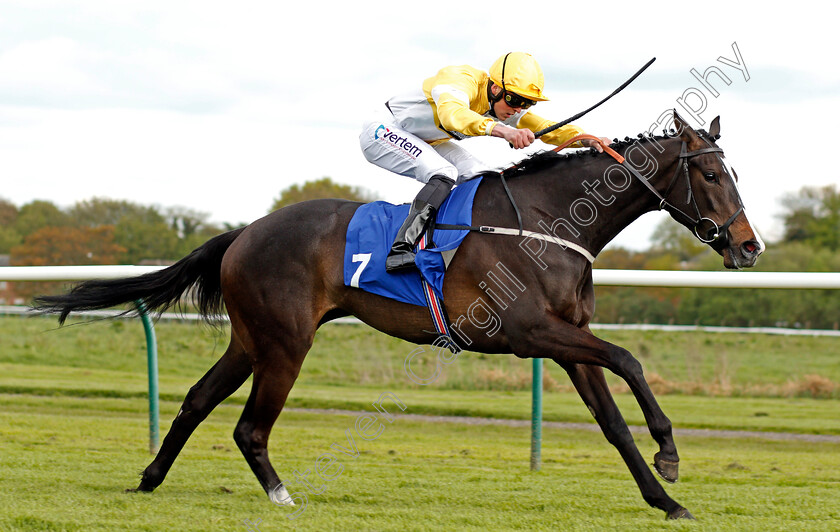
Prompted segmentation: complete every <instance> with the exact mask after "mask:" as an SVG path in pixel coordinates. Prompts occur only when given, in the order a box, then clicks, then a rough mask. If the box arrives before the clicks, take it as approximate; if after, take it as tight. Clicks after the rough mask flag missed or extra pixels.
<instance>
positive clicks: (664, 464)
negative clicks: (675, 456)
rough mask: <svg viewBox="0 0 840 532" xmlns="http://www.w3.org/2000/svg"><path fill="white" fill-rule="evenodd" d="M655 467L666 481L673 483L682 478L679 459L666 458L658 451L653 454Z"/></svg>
mask: <svg viewBox="0 0 840 532" xmlns="http://www.w3.org/2000/svg"><path fill="white" fill-rule="evenodd" d="M653 468H654V469H656V472H657V473H658V474H659V476H660V477H662V480H664V481H665V482H668V483H671V484H673V483H674V482H676V481H677V480H678V479H679V478H680V461H679V460H676V461H675V460H665V459H664V458H660V457H659V453H656V454H655V455H653Z"/></svg>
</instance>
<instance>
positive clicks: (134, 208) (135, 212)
mask: <svg viewBox="0 0 840 532" xmlns="http://www.w3.org/2000/svg"><path fill="white" fill-rule="evenodd" d="M68 215H69V216H70V218H71V219H72V223H73V225H79V226H85V227H97V226H99V225H117V224H118V223H120V221H121V220H123V219H124V218H126V217H128V218H131V219H133V220H138V221H142V222H147V223H157V222H162V221H164V218H163V216H162V215H161V214H160V212H158V210H157V209H156V208H155V207H148V206H145V205H138V204H137V203H132V202H130V201H126V200H113V199H108V198H91V199H89V200H85V201H79V202H77V203H76V204H75V205H73V207H71V208H70V210H69V212H68Z"/></svg>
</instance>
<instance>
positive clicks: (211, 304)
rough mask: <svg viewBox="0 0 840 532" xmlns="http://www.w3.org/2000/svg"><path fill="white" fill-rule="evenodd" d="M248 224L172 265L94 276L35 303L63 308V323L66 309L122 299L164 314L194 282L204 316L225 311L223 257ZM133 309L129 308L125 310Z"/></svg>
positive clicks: (51, 308)
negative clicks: (141, 272)
mask: <svg viewBox="0 0 840 532" xmlns="http://www.w3.org/2000/svg"><path fill="white" fill-rule="evenodd" d="M244 229H245V228H244V227H240V228H239V229H235V230H233V231H228V232H227V233H223V234H221V235H218V236H216V237H213V238H211V239H210V240H208V241H207V242H205V243H204V244H202V245H201V246H199V247H198V248H196V249H194V250H193V251H192V252H191V253H190V254H189V255H187V256H186V257H184V258H183V259H181V260H179V261H178V262H176V263H175V264H173V265H172V266H169V267H168V268H164V269H162V270H159V271H155V272H151V273H147V274H144V275H139V276H137V277H127V278H124V279H108V280H91V281H84V282H81V283H79V284H77V285H76V286H74V287H73V288H72V289H71V290H70V291H69V292H67V293H66V294H62V295H57V296H38V297H36V298H35V302H34V308H35V309H36V310H39V311H42V312H46V313H59V314H60V316H59V318H58V320H59V323H61V324H63V323H64V320H66V319H67V316H68V314H70V313H71V312H74V311H80V310H97V309H103V308H108V307H113V306H116V305H121V304H123V303H129V302H142V303H143V305H144V306H145V309H146V310H147V311H149V312H152V313H160V312H163V311H164V310H166V309H167V308H169V307H171V306H172V305H175V304H177V303H178V302H179V301H180V300H181V296H182V295H183V294H184V293H185V292H187V290H189V289H190V288H191V287H195V288H194V291H193V293H192V301H193V303H194V304H195V305H196V306H197V307H198V311H199V312H200V313H201V314H202V316H203V317H204V319H205V320H207V321H208V322H212V320H213V319H215V318H219V317H221V316H222V287H221V275H220V273H221V272H220V270H221V264H222V257H223V256H224V254H225V252H226V251H227V249H228V248H229V247H230V245H231V244H232V243H233V241H234V240H236V238H237V237H238V236H239V234H240V233H241V232H242V231H243V230H244ZM129 312H131V311H130V310H128V311H126V313H129Z"/></svg>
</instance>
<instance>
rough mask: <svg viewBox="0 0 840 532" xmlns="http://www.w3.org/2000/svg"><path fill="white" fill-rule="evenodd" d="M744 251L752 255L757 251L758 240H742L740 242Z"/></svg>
mask: <svg viewBox="0 0 840 532" xmlns="http://www.w3.org/2000/svg"><path fill="white" fill-rule="evenodd" d="M742 247H743V248H744V251H746V252H747V253H748V254H750V255H753V254H754V253H756V252H758V242H754V241H752V240H750V241H747V242H744V243H743V244H742Z"/></svg>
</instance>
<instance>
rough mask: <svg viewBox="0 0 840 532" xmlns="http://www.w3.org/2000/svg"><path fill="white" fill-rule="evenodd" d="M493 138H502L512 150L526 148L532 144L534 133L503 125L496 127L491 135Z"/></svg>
mask: <svg viewBox="0 0 840 532" xmlns="http://www.w3.org/2000/svg"><path fill="white" fill-rule="evenodd" d="M491 135H492V136H494V137H502V138H503V139H505V140H506V141H508V143H510V145H511V146H512V147H514V148H516V149H517V150H518V149H521V148H527V147H528V146H530V145H531V144H533V143H534V132H533V131H531V130H530V129H516V128H512V127H508V126H504V125H501V124H499V125H497V126H496V127H494V128H493V132H492V133H491Z"/></svg>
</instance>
